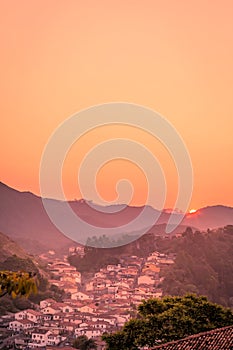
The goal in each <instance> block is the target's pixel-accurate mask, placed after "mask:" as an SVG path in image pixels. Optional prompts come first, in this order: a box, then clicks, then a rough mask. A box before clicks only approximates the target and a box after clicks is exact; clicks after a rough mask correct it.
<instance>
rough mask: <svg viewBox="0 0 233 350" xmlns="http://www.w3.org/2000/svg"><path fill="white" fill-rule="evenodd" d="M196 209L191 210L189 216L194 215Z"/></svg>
mask: <svg viewBox="0 0 233 350" xmlns="http://www.w3.org/2000/svg"><path fill="white" fill-rule="evenodd" d="M196 211H197V210H196V209H191V210H189V214H194V213H196Z"/></svg>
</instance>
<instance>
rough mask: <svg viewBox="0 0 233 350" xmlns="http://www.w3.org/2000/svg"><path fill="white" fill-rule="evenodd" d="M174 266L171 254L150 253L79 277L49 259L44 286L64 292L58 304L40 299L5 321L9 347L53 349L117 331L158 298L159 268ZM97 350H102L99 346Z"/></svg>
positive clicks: (66, 267)
mask: <svg viewBox="0 0 233 350" xmlns="http://www.w3.org/2000/svg"><path fill="white" fill-rule="evenodd" d="M173 263H174V256H169V255H165V254H161V253H159V252H156V251H155V252H154V253H152V254H151V255H150V256H148V257H147V258H139V257H137V256H130V257H125V258H122V259H121V261H120V263H119V264H117V265H107V266H106V267H105V268H102V269H100V270H99V271H98V272H96V273H95V274H94V276H93V277H92V278H86V277H85V278H82V276H81V273H80V272H78V271H77V270H76V268H74V267H72V266H70V265H69V263H68V262H67V261H61V260H57V259H54V261H53V263H51V264H50V265H49V269H50V272H51V274H52V276H53V278H52V279H51V280H50V283H52V284H55V285H57V286H58V287H60V288H62V289H64V290H65V291H66V297H65V299H63V301H62V302H56V301H55V300H53V299H46V300H43V301H41V302H40V305H39V306H38V307H37V309H35V310H32V309H27V310H23V311H20V312H17V313H15V314H14V315H13V319H11V320H10V321H9V325H8V328H9V330H10V331H11V332H12V334H15V333H17V334H18V337H16V338H15V347H16V348H18V349H34V348H42V349H46V348H47V347H48V346H49V347H56V346H58V345H59V344H63V343H64V342H66V341H67V340H68V339H69V338H70V337H71V338H72V339H74V338H75V337H78V336H80V335H86V336H87V337H88V338H95V339H101V336H102V334H103V333H105V332H108V333H109V332H114V331H116V330H118V329H120V328H121V327H122V326H123V325H124V323H125V322H126V321H128V320H129V319H130V317H132V316H134V314H135V312H136V306H137V305H138V304H140V303H141V301H142V300H144V299H149V298H151V297H161V296H162V290H161V288H160V284H161V282H162V279H163V278H162V277H161V274H160V272H161V269H162V268H163V267H164V266H168V265H171V264H173ZM98 346H99V347H98V349H104V345H103V343H101V342H100V343H99V345H98Z"/></svg>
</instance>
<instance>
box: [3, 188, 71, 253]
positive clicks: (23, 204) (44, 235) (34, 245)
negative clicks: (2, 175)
mask: <svg viewBox="0 0 233 350" xmlns="http://www.w3.org/2000/svg"><path fill="white" fill-rule="evenodd" d="M0 198H1V201H0V231H2V232H4V233H5V234H7V235H8V236H9V237H11V238H12V239H13V240H14V241H15V242H17V243H18V244H19V245H20V246H21V247H23V248H24V249H25V250H26V251H27V252H30V253H32V254H40V253H42V252H46V251H48V250H52V249H53V250H55V251H58V252H61V251H66V250H67V247H69V246H71V245H73V242H72V241H71V240H70V239H69V238H67V237H66V236H64V235H63V234H62V233H61V232H59V230H58V229H57V228H56V227H55V226H54V225H53V224H52V222H51V221H50V219H49V217H48V216H47V213H46V212H45V210H44V207H43V204H42V200H41V198H40V197H37V196H35V195H34V194H32V193H29V192H19V191H16V190H14V189H12V188H10V187H8V186H6V185H4V184H3V183H0Z"/></svg>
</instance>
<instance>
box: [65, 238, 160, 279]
mask: <svg viewBox="0 0 233 350" xmlns="http://www.w3.org/2000/svg"><path fill="white" fill-rule="evenodd" d="M92 239H93V240H97V242H99V241H98V239H97V238H96V239H95V238H92ZM99 239H100V240H101V239H103V236H102V237H99ZM97 244H98V243H97ZM155 248H156V242H155V240H154V236H153V235H152V234H145V235H144V236H143V237H141V238H139V239H138V240H137V241H134V242H132V243H129V244H126V245H123V246H120V247H114V248H94V247H85V256H84V257H83V258H81V257H80V256H79V255H76V254H74V255H70V256H69V257H68V261H69V263H70V264H71V265H73V266H75V267H76V268H77V269H78V271H80V272H82V273H90V272H97V271H99V269H100V268H102V267H105V266H107V265H108V264H118V263H119V262H120V258H121V257H124V256H126V257H127V256H130V255H137V256H138V257H146V256H147V255H148V254H150V253H151V252H153V251H154V250H155Z"/></svg>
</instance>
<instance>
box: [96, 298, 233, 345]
mask: <svg viewBox="0 0 233 350" xmlns="http://www.w3.org/2000/svg"><path fill="white" fill-rule="evenodd" d="M232 324H233V313H232V311H231V310H230V309H227V308H224V307H223V306H220V305H217V304H214V303H211V302H209V301H208V300H207V298H206V297H203V296H201V297H197V296H195V295H193V294H187V295H185V296H184V297H164V298H162V299H161V300H160V299H151V300H148V301H144V302H143V303H142V304H141V305H140V306H139V308H138V315H137V318H135V319H131V320H130V321H129V322H127V323H126V324H125V325H124V327H123V329H122V330H121V331H119V332H116V333H113V334H105V335H103V340H105V341H106V342H107V349H108V350H119V349H124V350H137V349H140V348H141V347H143V346H154V345H157V344H161V343H166V342H169V341H172V340H177V339H181V338H184V337H186V336H188V335H192V334H197V333H200V332H203V331H208V330H211V329H215V328H220V327H225V326H228V325H232Z"/></svg>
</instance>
